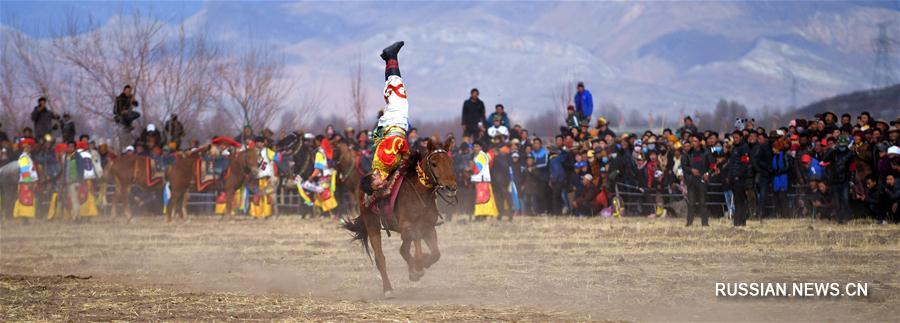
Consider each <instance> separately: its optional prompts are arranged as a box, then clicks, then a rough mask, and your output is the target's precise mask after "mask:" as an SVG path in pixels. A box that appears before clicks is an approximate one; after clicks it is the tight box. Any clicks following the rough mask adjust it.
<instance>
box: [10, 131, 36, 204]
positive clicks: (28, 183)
mask: <svg viewBox="0 0 900 323" xmlns="http://www.w3.org/2000/svg"><path fill="white" fill-rule="evenodd" d="M34 145H35V141H34V139H31V138H25V139H22V141H21V142H19V146H20V147H23V151H22V154H21V155H19V187H18V194H17V196H16V197H17V198H16V204H15V206H14V207H13V217H14V218H34V214H35V205H36V203H35V201H34V186H35V184H37V181H38V172H37V168H36V167H35V165H34V160H33V159H31V155H30V154H29V153H28V152H29V150H30V149H28V148H25V147H29V148H30V147H34Z"/></svg>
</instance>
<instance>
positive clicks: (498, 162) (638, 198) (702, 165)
mask: <svg viewBox="0 0 900 323" xmlns="http://www.w3.org/2000/svg"><path fill="white" fill-rule="evenodd" d="M478 94H479V92H478V90H477V89H473V90H472V91H471V97H470V98H469V99H467V100H466V101H465V103H464V104H463V109H462V121H463V122H462V126H463V137H462V139H461V142H460V143H459V144H458V145H456V147H457V149H456V151H454V159H455V164H456V169H457V172H458V173H459V176H458V179H459V181H460V182H461V184H462V187H469V188H470V189H471V185H470V184H469V183H467V178H468V176H469V175H471V173H472V168H471V162H472V158H473V156H472V152H473V149H478V150H484V151H487V152H488V154H489V156H490V157H491V163H490V164H491V166H490V167H491V172H490V173H491V182H492V183H491V184H492V185H491V186H492V187H494V190H493V192H494V194H495V195H498V197H497V199H496V200H497V204H498V210H499V213H500V216H501V217H503V216H508V217H510V219H511V218H512V216H513V215H567V214H571V215H579V216H593V215H605V216H611V215H616V216H618V215H642V216H647V217H651V218H654V217H663V216H671V215H675V214H673V213H684V214H679V215H684V216H685V217H686V224H687V225H691V224H692V223H693V219H694V217H700V218H701V221H702V225H707V224H708V217H709V216H717V217H721V216H727V217H731V218H732V219H733V223H734V225H735V226H742V225H745V224H746V221H747V219H748V218H752V217H756V218H759V219H764V218H770V217H799V216H814V217H818V218H823V219H832V220H834V221H836V222H837V223H845V222H847V221H848V220H850V219H853V218H857V217H870V218H873V219H874V220H875V221H876V222H877V223H888V222H895V223H896V222H897V221H898V220H900V218H898V217H897V211H898V210H897V207H898V206H897V202H898V200H900V184H898V182H897V176H898V175H900V147H898V145H900V117H898V118H897V119H895V120H892V121H889V122H888V121H882V120H874V119H873V118H872V116H871V114H869V113H868V112H864V111H859V112H857V113H855V115H851V114H850V113H844V114H843V115H842V116H841V117H840V118H838V116H837V115H836V114H835V113H832V112H826V113H823V114H820V115H816V116H814V117H813V118H810V119H805V118H798V119H794V120H791V121H790V122H789V123H788V124H785V125H783V126H781V127H778V128H777V129H765V128H763V127H758V126H755V125H754V123H755V120H754V119H745V118H740V119H737V120H735V122H734V124H733V128H731V129H729V130H728V131H724V132H719V131H714V130H702V131H701V130H700V129H701V128H700V127H698V124H697V123H695V122H694V120H693V119H692V118H691V117H690V116H688V117H685V118H684V119H683V120H682V122H683V124H682V126H681V127H679V128H677V129H674V130H673V129H661V131H656V130H646V131H643V132H639V133H628V132H621V133H616V131H614V130H612V129H610V127H609V123H608V122H607V120H606V119H605V118H604V117H603V116H597V117H596V118H594V116H593V115H592V114H593V113H594V111H593V110H594V109H593V102H592V101H593V98H592V96H591V93H590V91H588V90H586V89H585V86H584V84H582V83H579V84H578V86H577V93H576V95H575V97H574V98H573V102H574V104H572V105H570V106H569V107H568V109H567V111H566V115H565V117H564V118H563V119H562V120H561V121H562V123H563V124H564V126H562V127H560V130H559V133H557V134H556V135H555V136H553V137H551V138H545V139H549V142H545V141H544V139H542V138H538V137H534V136H530V135H529V132H528V130H527V129H525V128H524V127H523V126H521V125H520V124H514V123H511V122H510V117H509V115H508V114H507V112H506V109H505V107H504V106H503V105H502V104H497V105H495V110H494V112H493V113H491V114H490V115H489V116H485V108H484V107H485V104H484V103H483V102H482V101H481V100H480V99H479V96H478ZM854 117H855V121H854ZM473 194H474V193H469V194H467V195H470V196H471V195H473ZM464 195H466V194H464ZM679 203H680V204H681V205H682V207H680V208H679V207H677V205H679ZM471 205H472V201H471V200H470V199H469V200H465V199H464V202H463V203H462V205H461V206H460V210H459V212H461V213H465V212H466V210H471ZM676 210H677V211H680V212H676Z"/></svg>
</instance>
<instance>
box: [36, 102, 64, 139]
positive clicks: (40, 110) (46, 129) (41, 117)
mask: <svg viewBox="0 0 900 323" xmlns="http://www.w3.org/2000/svg"><path fill="white" fill-rule="evenodd" d="M58 119H59V115H58V114H56V113H55V112H53V110H50V107H49V106H47V98H46V97H41V98H40V99H38V105H37V106H36V107H34V109H33V110H32V111H31V121H33V122H34V137H35V138H38V140H43V138H44V135H46V134H51V133H52V132H53V130H55V129H56V128H57V125H56V124H55V122H54V121H55V120H58Z"/></svg>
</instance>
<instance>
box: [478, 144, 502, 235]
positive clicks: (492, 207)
mask: <svg viewBox="0 0 900 323" xmlns="http://www.w3.org/2000/svg"><path fill="white" fill-rule="evenodd" d="M472 146H473V148H472V151H473V155H474V156H475V157H474V158H473V159H472V163H471V164H472V173H473V174H472V177H471V180H472V183H473V184H475V216H476V217H478V218H484V217H497V216H498V215H499V212H498V211H497V204H496V202H495V201H494V192H493V190H492V189H491V156H490V155H488V154H487V153H486V152H484V150H483V149H482V147H481V143H480V142H477V141H476V142H475V143H474V144H473V145H472Z"/></svg>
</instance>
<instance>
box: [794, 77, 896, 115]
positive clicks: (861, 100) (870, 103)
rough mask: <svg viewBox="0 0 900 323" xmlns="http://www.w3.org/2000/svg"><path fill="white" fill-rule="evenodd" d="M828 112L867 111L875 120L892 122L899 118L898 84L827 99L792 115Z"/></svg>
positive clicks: (798, 110) (852, 112)
mask: <svg viewBox="0 0 900 323" xmlns="http://www.w3.org/2000/svg"><path fill="white" fill-rule="evenodd" d="M829 111H831V112H835V113H837V114H838V115H840V114H842V112H850V113H851V114H855V113H856V114H858V113H860V112H862V111H868V112H869V113H871V114H872V117H873V118H875V119H884V120H888V121H890V120H894V119H895V118H898V117H900V84H895V85H892V86H888V87H885V88H880V89H875V90H864V91H857V92H853V93H847V94H842V95H838V96H835V97H831V98H827V99H824V100H821V101H817V102H815V103H812V104H810V105H807V106H805V107H802V108H800V109H797V110H796V111H795V112H793V115H795V116H804V117H807V118H808V117H812V116H814V115H816V114H820V113H825V112H829ZM854 112H855V113H854Z"/></svg>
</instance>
